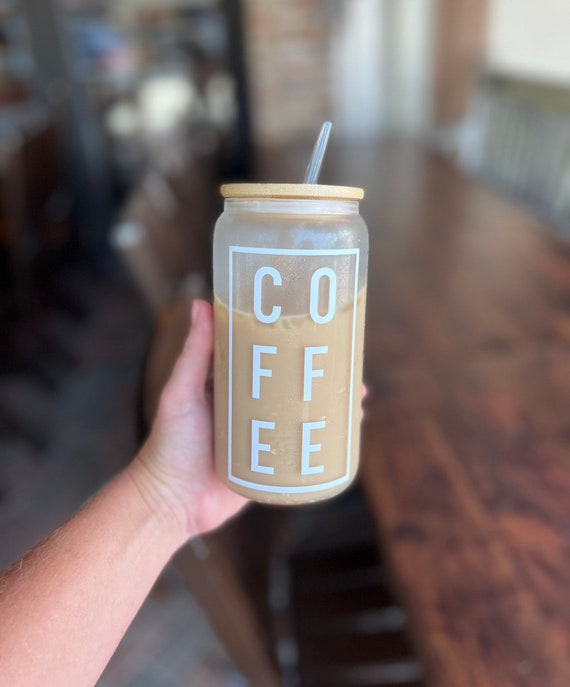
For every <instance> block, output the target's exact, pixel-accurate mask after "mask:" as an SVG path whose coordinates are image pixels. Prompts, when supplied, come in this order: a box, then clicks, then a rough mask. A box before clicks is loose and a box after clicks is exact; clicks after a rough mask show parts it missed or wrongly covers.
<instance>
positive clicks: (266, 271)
mask: <svg viewBox="0 0 570 687" xmlns="http://www.w3.org/2000/svg"><path fill="white" fill-rule="evenodd" d="M266 276H267V277H271V279H272V281H273V286H281V285H282V283H283V282H282V279H281V275H280V274H279V272H278V271H277V270H276V269H275V267H260V268H259V269H258V270H257V272H256V273H255V277H254V280H253V312H254V313H255V317H256V318H257V319H258V320H259V322H263V323H264V324H272V323H273V322H277V320H278V319H279V316H280V315H281V306H279V305H274V306H273V308H272V309H271V312H270V313H269V315H265V314H264V313H263V310H262V309H261V290H262V287H263V277H266Z"/></svg>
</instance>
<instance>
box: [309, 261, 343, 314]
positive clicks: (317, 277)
mask: <svg viewBox="0 0 570 687" xmlns="http://www.w3.org/2000/svg"><path fill="white" fill-rule="evenodd" d="M322 277H327V278H328V280H329V304H328V310H327V314H326V315H321V314H320V313H319V291H320V284H321V278H322ZM309 310H310V313H311V319H312V320H313V322H316V323H317V324H327V323H328V322H330V321H331V320H332V319H333V317H334V316H335V311H336V274H335V272H334V271H333V270H332V269H331V268H330V267H321V268H319V269H318V270H317V271H316V272H315V273H314V274H313V276H312V277H311V300H310V303H309Z"/></svg>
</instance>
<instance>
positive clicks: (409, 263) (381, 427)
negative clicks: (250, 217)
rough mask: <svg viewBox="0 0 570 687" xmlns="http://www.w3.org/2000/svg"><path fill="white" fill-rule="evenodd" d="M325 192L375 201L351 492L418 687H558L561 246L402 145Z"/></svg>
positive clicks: (334, 172) (566, 454)
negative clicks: (376, 536)
mask: <svg viewBox="0 0 570 687" xmlns="http://www.w3.org/2000/svg"><path fill="white" fill-rule="evenodd" d="M304 153H305V151H303V154H304ZM283 155H284V153H283V151H280V152H276V153H275V155H274V156H271V155H267V154H266V155H265V156H264V158H263V164H262V165H261V166H260V169H259V175H260V178H264V177H265V178H271V177H272V176H276V175H275V174H273V175H272V171H274V170H280V174H279V178H280V179H281V180H282V179H284V178H287V177H290V178H296V177H298V176H299V174H300V173H302V169H303V157H302V155H299V156H296V155H295V153H294V151H293V152H289V153H288V154H287V156H285V157H284V156H283ZM322 181H323V183H339V184H347V183H349V184H353V185H361V186H363V187H365V188H366V191H367V197H366V199H365V200H364V202H363V203H362V210H361V212H362V215H363V216H364V218H365V219H366V221H367V223H368V226H369V230H370V239H371V256H370V277H369V301H368V311H367V333H366V355H365V360H366V363H365V377H366V380H367V382H368V385H369V387H370V391H371V393H370V402H369V404H368V410H367V418H366V421H365V424H364V428H363V448H362V453H363V455H362V472H361V476H362V483H363V487H364V489H365V492H366V494H367V498H368V500H369V503H370V506H371V509H372V511H373V514H374V517H375V520H376V521H377V523H378V529H379V533H380V541H381V544H382V546H383V548H384V549H385V551H386V553H387V555H388V558H389V561H390V563H391V565H392V568H393V572H394V577H395V580H396V582H397V584H398V586H399V589H400V593H401V596H402V599H403V602H404V604H405V607H406V609H407V612H408V614H409V619H410V624H411V629H412V632H413V634H414V637H415V640H416V643H417V647H418V651H419V653H420V655H421V657H422V659H423V661H424V664H425V668H426V671H427V678H428V684H429V685H433V686H437V687H463V686H465V687H467V686H469V687H483V686H485V687H487V686H488V687H510V686H513V687H514V686H516V687H530V686H533V687H535V686H536V687H568V685H570V247H569V246H568V245H566V244H564V243H562V242H561V241H560V240H558V239H557V238H556V237H555V234H554V233H553V232H552V231H551V230H550V229H548V228H546V227H545V226H544V224H543V223H541V222H540V221H538V220H535V219H533V218H532V217H531V216H530V215H529V213H528V212H526V211H524V210H521V209H518V208H516V207H515V206H514V205H513V204H512V203H510V202H507V201H506V200H505V199H503V198H502V197H500V195H499V194H498V193H497V192H495V191H493V190H491V189H490V188H487V187H485V186H484V185H482V184H480V183H477V182H475V181H473V180H470V179H467V178H465V177H464V176H463V175H462V174H461V173H459V172H458V171H457V170H456V169H455V167H454V166H453V165H452V164H451V163H449V162H446V161H444V160H443V159H441V158H439V157H437V156H435V155H431V154H428V153H426V152H424V151H422V150H421V149H419V148H418V147H417V146H414V145H411V144H407V143H404V142H388V143H386V144H383V145H381V146H380V145H363V146H355V147H353V148H351V149H348V148H345V149H342V148H337V149H334V148H333V150H331V155H330V156H329V158H328V164H327V167H326V168H325V171H324V174H323V176H322Z"/></svg>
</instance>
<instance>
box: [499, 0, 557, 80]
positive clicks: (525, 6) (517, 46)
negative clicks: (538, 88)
mask: <svg viewBox="0 0 570 687" xmlns="http://www.w3.org/2000/svg"><path fill="white" fill-rule="evenodd" d="M486 63H487V66H488V68H489V69H490V70H491V71H494V72H500V73H505V74H512V75H515V76H522V77H527V78H532V79H541V80H545V81H549V82H554V83H561V84H570V1H569V0H491V3H490V8H489V17H488V31H487V46H486Z"/></svg>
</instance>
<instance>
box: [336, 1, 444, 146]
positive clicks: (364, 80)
mask: <svg viewBox="0 0 570 687" xmlns="http://www.w3.org/2000/svg"><path fill="white" fill-rule="evenodd" d="M433 11H434V0H343V2H342V3H341V8H340V9H339V10H338V16H337V21H336V25H335V30H334V34H333V37H332V45H331V71H332V77H331V84H332V94H333V120H334V124H335V131H336V132H337V133H338V134H341V135H345V136H349V137H354V138H370V137H371V136H372V137H373V136H379V135H382V134H384V133H388V132H389V133H402V134H411V135H419V134H421V133H423V132H424V131H425V130H426V129H427V127H428V125H429V118H430V112H431V102H430V93H431V79H432V59H431V55H432V44H433V40H432V24H433V21H432V17H433Z"/></svg>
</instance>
